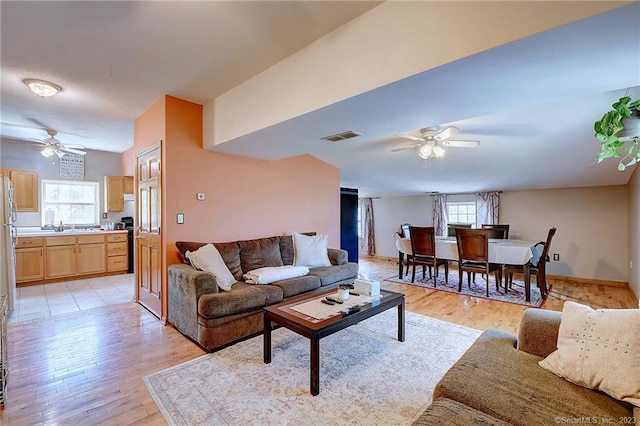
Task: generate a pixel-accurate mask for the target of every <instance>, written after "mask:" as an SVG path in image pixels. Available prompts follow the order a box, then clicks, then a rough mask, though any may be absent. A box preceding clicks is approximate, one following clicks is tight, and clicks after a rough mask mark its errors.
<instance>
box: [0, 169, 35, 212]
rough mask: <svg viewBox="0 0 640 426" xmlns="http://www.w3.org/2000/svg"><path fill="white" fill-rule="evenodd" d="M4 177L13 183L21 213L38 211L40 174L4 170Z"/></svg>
mask: <svg viewBox="0 0 640 426" xmlns="http://www.w3.org/2000/svg"><path fill="white" fill-rule="evenodd" d="M2 176H8V177H9V179H10V180H11V182H13V188H14V193H13V198H14V201H15V203H16V210H17V211H19V212H37V211H38V172H36V171H35V170H22V169H2Z"/></svg>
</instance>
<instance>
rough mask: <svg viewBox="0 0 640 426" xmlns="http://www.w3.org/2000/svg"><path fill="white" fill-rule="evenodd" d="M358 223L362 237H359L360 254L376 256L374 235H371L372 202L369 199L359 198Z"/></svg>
mask: <svg viewBox="0 0 640 426" xmlns="http://www.w3.org/2000/svg"><path fill="white" fill-rule="evenodd" d="M358 203H359V204H360V214H361V215H362V217H361V218H360V223H361V224H362V225H361V226H362V230H361V231H362V235H361V236H360V253H366V254H368V255H370V256H371V255H374V254H376V244H375V235H374V233H373V200H372V199H371V198H361V199H359V200H358Z"/></svg>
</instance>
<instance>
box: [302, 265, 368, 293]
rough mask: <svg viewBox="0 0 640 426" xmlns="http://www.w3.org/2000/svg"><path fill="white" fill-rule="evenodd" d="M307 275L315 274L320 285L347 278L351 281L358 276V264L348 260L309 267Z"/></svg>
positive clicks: (342, 280) (324, 285)
mask: <svg viewBox="0 0 640 426" xmlns="http://www.w3.org/2000/svg"><path fill="white" fill-rule="evenodd" d="M309 275H315V276H316V277H318V278H320V285H321V286H322V287H326V286H328V285H332V284H335V283H341V282H344V281H348V280H351V281H353V280H354V279H355V278H356V277H357V276H358V264H357V263H353V262H350V263H345V264H344V265H334V266H322V267H320V268H309Z"/></svg>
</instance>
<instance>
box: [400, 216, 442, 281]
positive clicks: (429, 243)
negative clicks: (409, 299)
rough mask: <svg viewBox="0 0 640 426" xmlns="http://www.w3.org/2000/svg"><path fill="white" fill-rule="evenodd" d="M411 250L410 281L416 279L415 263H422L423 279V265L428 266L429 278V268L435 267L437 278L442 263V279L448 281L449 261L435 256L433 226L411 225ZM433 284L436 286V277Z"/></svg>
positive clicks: (423, 273)
mask: <svg viewBox="0 0 640 426" xmlns="http://www.w3.org/2000/svg"><path fill="white" fill-rule="evenodd" d="M409 232H410V235H411V252H412V253H413V272H412V274H411V282H415V279H416V265H422V278H423V279H424V275H425V267H427V266H428V267H429V278H433V275H432V270H431V268H433V269H435V278H438V271H439V269H440V265H444V281H445V282H446V283H449V261H448V260H444V259H438V258H436V231H435V228H434V227H433V226H428V227H424V226H412V227H411V228H410V231H409ZM435 278H434V279H433V286H434V287H435V286H436V279H435Z"/></svg>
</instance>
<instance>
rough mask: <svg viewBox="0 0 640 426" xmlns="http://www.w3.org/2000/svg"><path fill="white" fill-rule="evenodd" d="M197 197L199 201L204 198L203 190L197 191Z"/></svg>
mask: <svg viewBox="0 0 640 426" xmlns="http://www.w3.org/2000/svg"><path fill="white" fill-rule="evenodd" d="M197 197H198V200H199V201H203V200H204V192H198V195H197Z"/></svg>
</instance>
